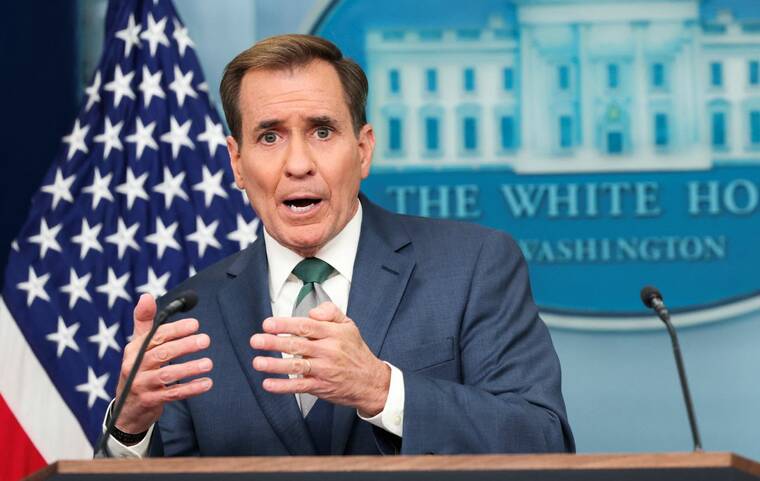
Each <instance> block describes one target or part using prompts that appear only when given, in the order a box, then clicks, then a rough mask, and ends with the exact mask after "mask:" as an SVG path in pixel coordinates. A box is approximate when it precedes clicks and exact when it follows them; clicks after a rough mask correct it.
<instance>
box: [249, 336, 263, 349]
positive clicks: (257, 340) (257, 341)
mask: <svg viewBox="0 0 760 481" xmlns="http://www.w3.org/2000/svg"><path fill="white" fill-rule="evenodd" d="M251 346H253V347H255V348H259V347H261V337H260V336H259V335H258V334H254V335H253V337H252V338H251Z"/></svg>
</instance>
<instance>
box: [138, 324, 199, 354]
mask: <svg viewBox="0 0 760 481" xmlns="http://www.w3.org/2000/svg"><path fill="white" fill-rule="evenodd" d="M199 327H200V324H199V323H198V320H197V319H193V318H187V319H180V320H179V321H174V322H169V323H166V324H164V325H162V326H161V327H159V328H158V329H156V334H155V335H154V336H153V339H151V340H150V343H149V344H148V349H152V348H154V347H156V346H160V345H161V344H164V343H166V342H169V341H173V340H175V339H182V338H183V337H187V336H189V335H191V334H194V333H195V332H197V331H198V328H199Z"/></svg>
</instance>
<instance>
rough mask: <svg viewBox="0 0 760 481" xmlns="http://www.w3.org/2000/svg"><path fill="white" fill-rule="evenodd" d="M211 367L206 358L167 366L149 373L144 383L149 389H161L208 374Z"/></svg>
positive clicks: (212, 364) (211, 364)
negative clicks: (186, 379)
mask: <svg viewBox="0 0 760 481" xmlns="http://www.w3.org/2000/svg"><path fill="white" fill-rule="evenodd" d="M213 367H214V363H213V362H212V361H211V359H209V358H207V357H204V358H203V359H198V360H195V361H187V362H183V363H180V364H169V365H168V366H164V367H162V368H160V369H156V370H153V371H150V373H149V374H150V377H149V379H148V380H146V381H145V383H146V385H148V386H149V387H150V388H157V387H163V386H166V385H167V384H173V383H175V382H177V381H181V380H183V379H185V378H188V377H195V376H200V375H201V374H205V373H207V372H210V371H211V369H213Z"/></svg>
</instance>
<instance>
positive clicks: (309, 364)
mask: <svg viewBox="0 0 760 481" xmlns="http://www.w3.org/2000/svg"><path fill="white" fill-rule="evenodd" d="M303 363H304V365H305V366H306V371H305V372H304V373H303V375H304V376H308V375H309V374H310V373H311V361H309V360H308V359H304V360H303Z"/></svg>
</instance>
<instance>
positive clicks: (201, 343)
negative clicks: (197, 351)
mask: <svg viewBox="0 0 760 481" xmlns="http://www.w3.org/2000/svg"><path fill="white" fill-rule="evenodd" d="M209 342H210V339H209V337H208V336H207V335H205V334H201V335H200V336H199V337H198V338H197V339H196V340H195V343H196V344H197V345H198V347H206V346H208V344H209Z"/></svg>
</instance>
